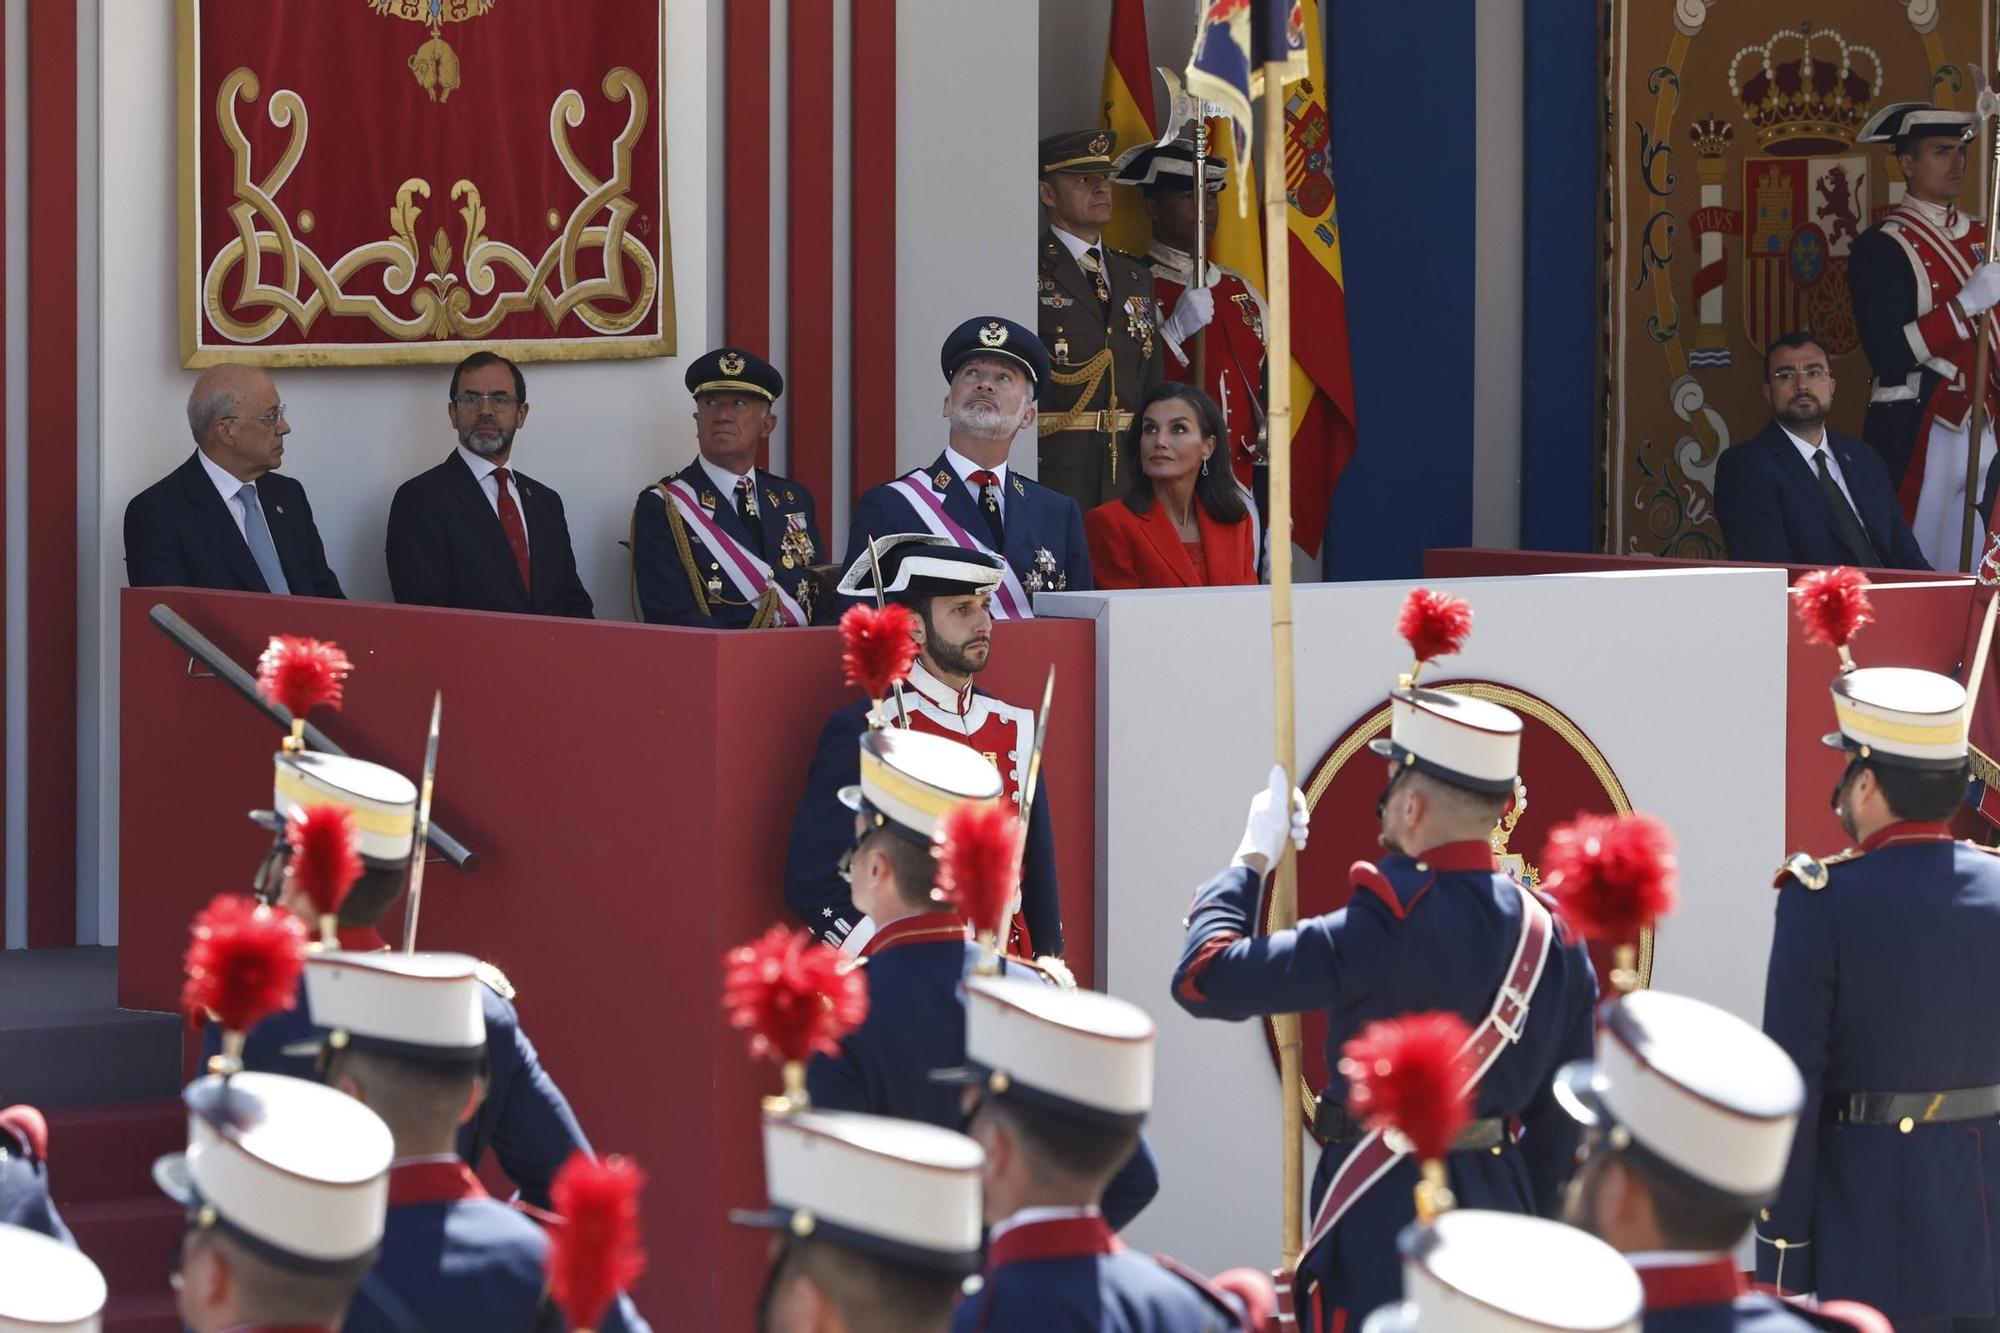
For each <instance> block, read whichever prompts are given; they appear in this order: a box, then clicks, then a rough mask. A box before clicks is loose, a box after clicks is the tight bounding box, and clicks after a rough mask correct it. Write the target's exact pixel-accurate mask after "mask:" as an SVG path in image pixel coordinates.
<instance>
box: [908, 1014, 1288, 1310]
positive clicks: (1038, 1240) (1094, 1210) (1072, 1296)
mask: <svg viewBox="0 0 2000 1333" xmlns="http://www.w3.org/2000/svg"><path fill="white" fill-rule="evenodd" d="M965 1005H966V1035H965V1061H964V1064H963V1065H962V1066H960V1067H959V1068H958V1069H956V1070H953V1071H949V1072H948V1073H940V1074H939V1075H938V1077H939V1078H941V1079H946V1080H948V1081H950V1082H954V1083H957V1084H960V1085H962V1086H967V1087H972V1088H976V1089H977V1090H978V1096H979V1098H980V1099H981V1101H986V1100H992V1101H996V1102H1003V1103H1006V1104H1009V1105H1019V1106H1022V1107H1024V1108H1034V1109H1035V1110H1038V1111H1040V1112H1043V1113H1044V1114H1046V1115H1047V1116H1048V1117H1050V1119H1051V1121H1052V1123H1054V1124H1057V1125H1060V1124H1071V1123H1073V1124H1077V1125H1081V1126H1085V1127H1090V1128H1094V1129H1099V1130H1137V1129H1138V1128H1139V1126H1140V1125H1142V1124H1143V1123H1144V1122H1145V1119H1146V1116H1147V1114H1148V1113H1149V1112H1150V1111H1151V1110H1152V1105H1153V1044H1154V1039H1155V1036H1156V1032H1155V1029H1154V1027H1153V1021H1152V1019H1150V1018H1148V1017H1147V1016H1146V1014H1145V1011H1144V1010H1142V1009H1140V1008H1139V1007H1138V1006H1137V1005H1135V1004H1131V1003H1130V1002H1128V1001H1125V1000H1119V999H1114V998H1113V997H1111V996H1109V995H1100V994H1098V993H1096V992H1094V991H1064V990H1060V989H1055V988H1051V987H1047V986H1040V985H1036V984H1034V983H1033V982H1027V981H1020V980H1016V979H1012V978H1004V977H970V978H968V979H967V980H966V983H965ZM976 1124H977V1121H976V1119H975V1126H976ZM1022 1328H1034V1329H1038V1330H1044V1333H1066V1331H1067V1330H1076V1331H1077V1333H1084V1330H1092V1331H1093V1333H1094V1331H1096V1330H1104V1331H1105V1333H1249V1329H1248V1325H1247V1323H1246V1322H1245V1320H1244V1316H1243V1312H1242V1309H1241V1308H1240V1306H1239V1305H1237V1304H1235V1303H1233V1302H1232V1301H1231V1300H1230V1299H1229V1298H1228V1297H1225V1296H1224V1295H1222V1294H1221V1293H1220V1292H1218V1291H1217V1290H1216V1289H1215V1288H1214V1287H1212V1286H1210V1285H1209V1284H1208V1283H1207V1281H1205V1280H1204V1279H1203V1278H1201V1277H1200V1276H1199V1275H1197V1274H1195V1273H1193V1272H1191V1271H1189V1270H1188V1269H1185V1268H1182V1267H1180V1266H1179V1265H1177V1264H1173V1263H1171V1262H1170V1261H1164V1260H1159V1259H1152V1258H1148V1257H1146V1256H1144V1255H1141V1254H1137V1253H1135V1252H1133V1251H1131V1250H1128V1249H1126V1248H1125V1246H1124V1244H1123V1242H1121V1241H1120V1240H1119V1239H1118V1237H1117V1234H1116V1233H1115V1232H1114V1231H1113V1229H1112V1225H1111V1221H1110V1218H1109V1216H1108V1215H1107V1213H1106V1212H1105V1211H1104V1208H1103V1207H1102V1206H1100V1205H1092V1206H1086V1207H1050V1206H1043V1205H1040V1204H1036V1205H1031V1206H1029V1207H1026V1208H1023V1209H1022V1210H1021V1211H1020V1212H1018V1213H1016V1214H1014V1215H1013V1216H1012V1217H1007V1218H1000V1219H996V1220H994V1221H993V1226H992V1230H991V1232H990V1233H989V1235H988V1238H987V1248H986V1266H985V1273H984V1280H983V1282H981V1283H980V1285H979V1286H978V1287H977V1288H976V1289H972V1288H968V1291H967V1294H966V1296H965V1299H964V1300H962V1301H961V1302H960V1303H959V1307H958V1310H957V1312H956V1314H955V1315H954V1316H953V1319H952V1329H953V1330H954V1333H973V1331H975V1330H1008V1329H1022Z"/></svg>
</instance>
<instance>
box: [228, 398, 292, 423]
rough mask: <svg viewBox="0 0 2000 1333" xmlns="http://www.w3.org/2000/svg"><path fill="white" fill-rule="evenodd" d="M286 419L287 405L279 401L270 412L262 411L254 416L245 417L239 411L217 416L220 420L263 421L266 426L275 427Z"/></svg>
mask: <svg viewBox="0 0 2000 1333" xmlns="http://www.w3.org/2000/svg"><path fill="white" fill-rule="evenodd" d="M284 419H285V405H284V404H283V403H279V404H278V405H277V406H276V407H274V408H272V409H271V410H270V411H268V412H260V413H258V414H257V415H256V416H254V417H245V416H242V415H240V414H238V413H235V412H231V413H230V414H229V415H228V416H226V417H218V418H217V420H219V421H261V422H263V423H264V424H265V425H266V426H271V427H274V428H275V427H276V426H277V424H278V423H279V422H280V421H283V420H284Z"/></svg>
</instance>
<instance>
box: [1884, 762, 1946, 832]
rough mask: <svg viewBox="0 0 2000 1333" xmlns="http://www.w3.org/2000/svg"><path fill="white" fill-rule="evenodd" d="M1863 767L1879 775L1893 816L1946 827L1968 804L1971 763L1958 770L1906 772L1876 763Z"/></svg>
mask: <svg viewBox="0 0 2000 1333" xmlns="http://www.w3.org/2000/svg"><path fill="white" fill-rule="evenodd" d="M1862 763H1863V764H1864V766H1865V767H1866V768H1867V769H1868V771H1869V772H1871V773H1873V774H1874V775H1875V782H1876V785H1877V786H1879V787H1881V788H1882V799H1883V800H1884V801H1885V802H1887V803H1888V806H1889V813H1890V814H1892V815H1894V816H1896V818H1898V819H1911V820H1916V821H1918V822H1920V823H1925V824H1942V823H1944V822H1945V821H1946V820H1948V819H1950V818H1951V817H1952V816H1953V815H1954V814H1956V813H1957V812H1958V807H1959V806H1961V805H1963V804H1965V789H1966V786H1967V784H1968V783H1970V782H1971V781H1972V768H1971V764H1970V762H1969V761H1968V762H1967V763H1963V764H1960V765H1959V766H1958V767H1956V768H1906V767H1904V766H1903V765H1901V764H1889V763H1876V762H1873V761H1872V760H1863V761H1862Z"/></svg>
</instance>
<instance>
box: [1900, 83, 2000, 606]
mask: <svg viewBox="0 0 2000 1333" xmlns="http://www.w3.org/2000/svg"><path fill="white" fill-rule="evenodd" d="M1990 138H1991V143H1992V156H1991V158H1990V159H1989V160H1988V161H1987V164H1986V244H1987V246H1988V247H1989V253H1988V257H1989V258H1990V257H1991V249H1990V248H1991V246H1992V245H1993V238H1994V236H1995V235H1996V234H2000V119H1996V120H1994V121H1993V128H1992V133H1991V136H1990ZM1992 364H1993V309H1992V307H1991V306H1989V307H1987V308H1986V309H1985V310H1984V311H1982V312H1980V316H1979V350H1978V351H1977V352H1975V353H1974V354H1973V357H1972V415H1971V416H1970V417H1968V418H1967V419H1966V422H1965V426H1966V439H1965V513H1964V515H1963V517H1962V518H1961V521H1960V524H1959V537H1958V567H1959V568H1960V569H1972V568H1973V566H1972V533H1973V528H1974V523H1973V519H1974V516H1975V515H1976V514H1977V513H1978V505H1979V480H1980V479H1979V441H1980V437H1981V436H1982V435H1984V434H1985V433H1986V428H1987V427H1988V426H1991V425H1992V424H1993V423H1992V422H1991V421H1989V420H1988V419H1987V415H1986V374H1987V370H1988V369H1989V368H1990V367H1991V366H1992ZM1921 443H1922V442H1921V441H1919V444H1921ZM1973 572H1975V573H1976V572H1978V571H1976V570H1974V571H1973Z"/></svg>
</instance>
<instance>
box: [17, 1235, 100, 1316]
mask: <svg viewBox="0 0 2000 1333" xmlns="http://www.w3.org/2000/svg"><path fill="white" fill-rule="evenodd" d="M105 1295H106V1290H105V1285H104V1274H102V1273H100V1272H99V1271H98V1269H97V1265H96V1264H94V1263H92V1262H91V1261H90V1260H89V1258H88V1257H86V1256H85V1255H84V1254H83V1253H82V1252H81V1251H80V1250H75V1249H72V1248H70V1247H69V1246H67V1245H65V1244H63V1243H62V1242H61V1241H59V1240H55V1239H52V1238H51V1237H48V1236H44V1235H43V1234H42V1233H41V1232H39V1231H30V1230H28V1229H27V1228H26V1227H17V1226H13V1225H10V1224H8V1223H4V1222H0V1333H97V1330H98V1328H99V1327H100V1326H101V1325H100V1320H101V1318H102V1316H103V1313H104V1299H105Z"/></svg>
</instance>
